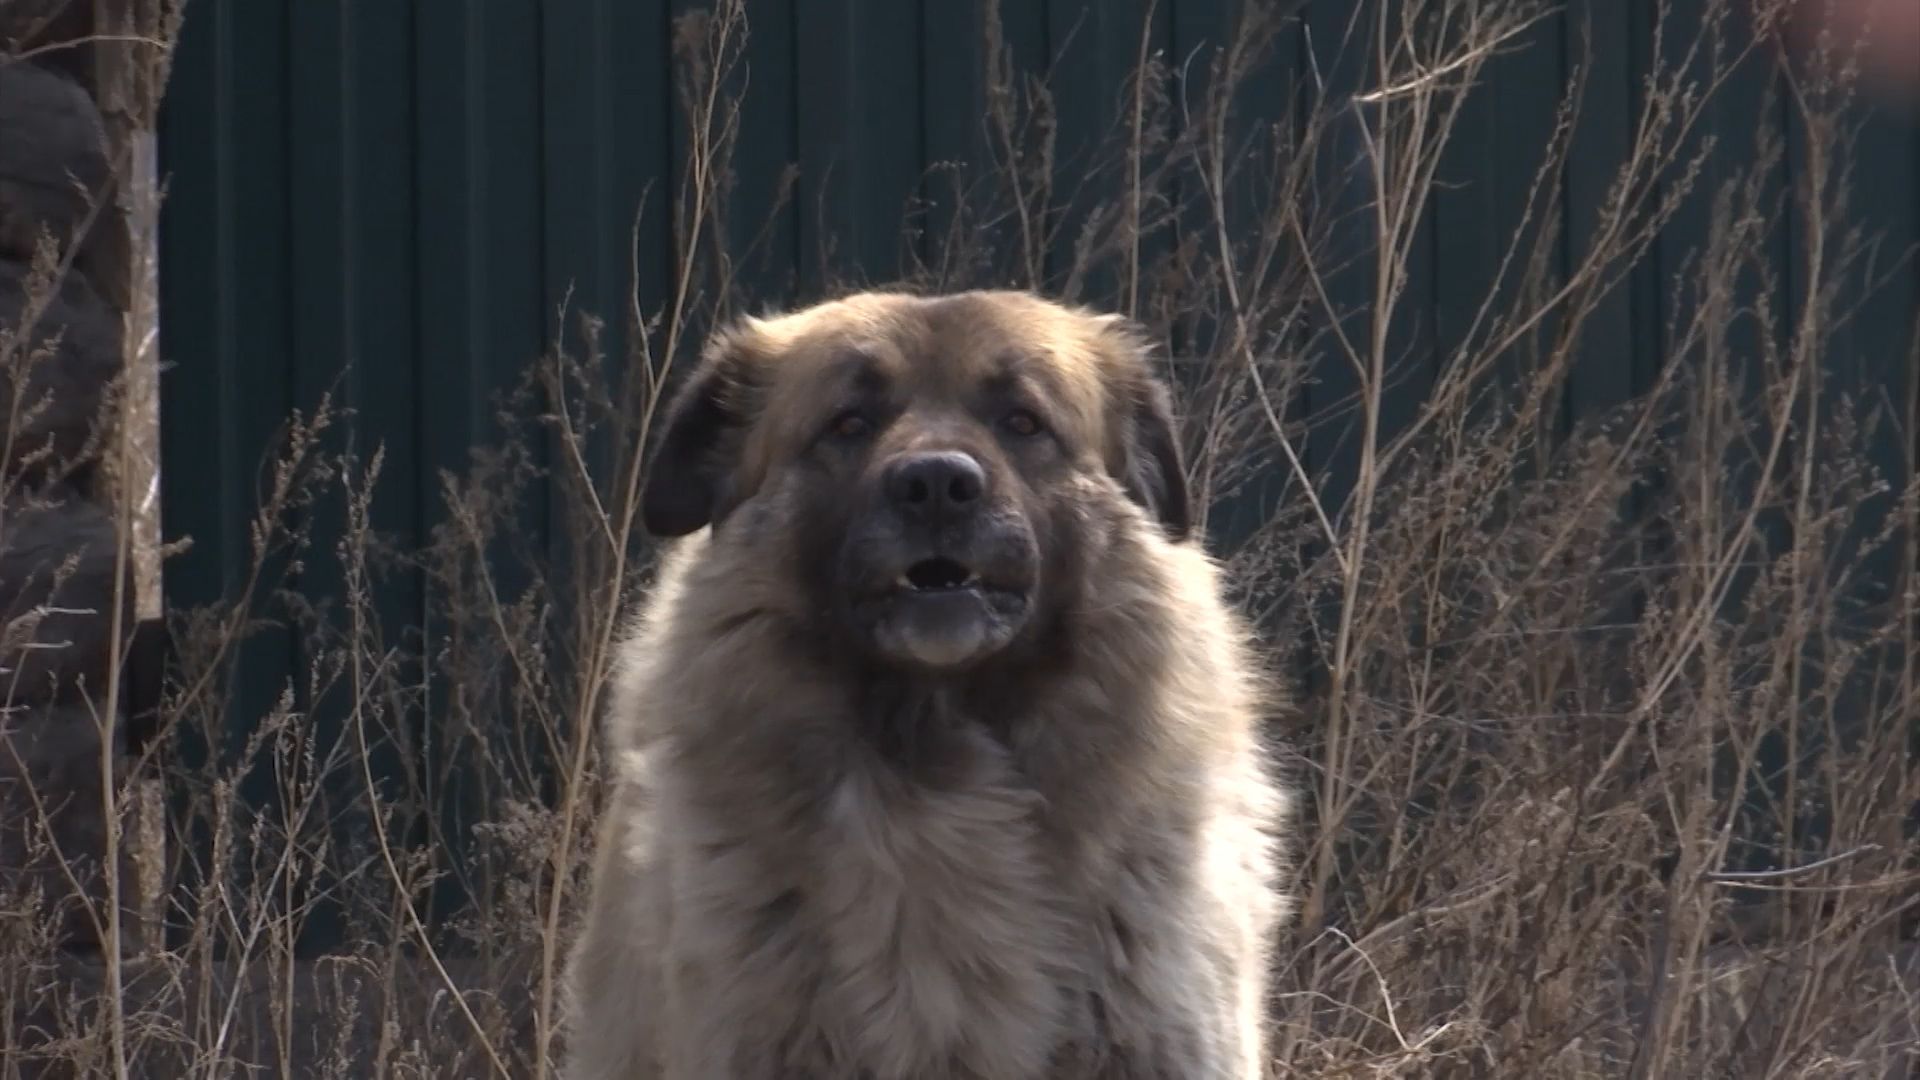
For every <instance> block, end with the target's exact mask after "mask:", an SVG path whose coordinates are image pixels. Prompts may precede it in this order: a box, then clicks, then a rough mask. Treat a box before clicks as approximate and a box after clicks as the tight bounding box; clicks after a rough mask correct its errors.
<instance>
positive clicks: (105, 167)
mask: <svg viewBox="0 0 1920 1080" xmlns="http://www.w3.org/2000/svg"><path fill="white" fill-rule="evenodd" d="M103 13H105V14H103ZM110 14H111V8H110V6H109V5H107V4H104V3H100V2H98V0H0V905H7V904H12V905H14V907H13V910H16V911H17V910H20V909H21V904H22V901H23V899H24V898H25V897H27V896H30V895H32V894H34V893H36V892H37V893H38V895H39V896H40V897H41V898H42V899H41V901H40V903H42V904H44V905H46V906H44V907H42V908H41V910H42V911H43V912H51V913H52V915H53V917H54V920H55V925H56V927H57V929H58V932H59V933H60V934H61V935H62V937H63V939H64V940H65V942H66V943H67V944H69V945H71V946H80V947H87V946H96V947H97V946H98V945H100V944H101V942H100V941H99V939H98V936H97V934H96V932H95V930H94V921H93V920H92V919H89V918H87V917H86V915H85V911H84V908H83V906H82V905H81V904H80V903H79V900H78V894H76V892H75V890H74V888H73V886H74V884H75V883H76V882H77V883H78V884H80V886H81V887H82V888H83V889H84V890H85V891H86V893H88V894H91V895H93V896H95V897H98V896H99V895H100V892H101V881H102V875H101V874H100V867H101V863H102V857H103V854H104V852H105V851H106V849H107V847H108V836H109V829H110V826H114V825H117V824H121V823H122V822H121V821H120V819H119V817H118V816H115V817H110V816H109V815H108V813H107V811H106V809H105V808H106V806H107V804H108V802H109V799H108V798H107V796H108V793H109V792H108V789H107V787H106V786H105V785H104V784H103V780H102V777H103V773H104V772H106V771H107V770H106V769H103V763H104V764H106V765H109V766H110V767H111V769H112V770H113V771H116V772H118V771H120V770H121V769H122V765H121V762H122V760H123V757H124V755H123V754H121V753H120V752H119V747H118V745H117V744H118V743H119V742H120V741H121V732H122V731H123V728H124V725H122V724H120V723H118V722H117V717H111V716H109V715H108V711H109V710H108V684H109V679H110V673H111V672H113V671H114V670H115V669H116V668H117V666H118V665H115V664H114V662H113V659H114V653H115V652H116V645H117V640H116V638H115V636H114V634H115V631H116V629H117V630H119V631H120V633H121V638H120V639H118V640H119V641H124V640H127V639H128V636H129V635H130V634H131V631H132V629H133V627H134V626H135V614H136V611H135V605H134V598H135V595H136V590H135V588H134V584H135V579H134V577H133V575H132V574H131V573H130V569H131V564H129V563H128V562H127V561H126V560H125V559H124V558H123V557H122V552H121V543H120V541H121V533H122V529H121V526H120V525H119V521H120V520H121V519H122V518H123V517H124V515H122V514H118V513H116V512H115V509H114V508H115V506H116V505H126V504H125V502H123V501H117V500H116V498H115V484H116V483H126V482H128V478H127V477H126V476H125V475H124V474H125V473H126V469H125V468H124V461H125V460H126V458H125V455H123V454H121V453H119V451H118V443H117V440H118V439H119V438H120V437H121V436H122V435H123V434H124V431H125V428H126V424H125V423H124V422H123V420H122V418H123V416H124V414H125V409H124V401H125V398H124V397H123V396H122V395H120V394H119V393H118V389H119V388H120V387H121V386H122V385H123V380H122V379H121V378H120V375H121V372H122V371H123V370H125V369H126V367H127V361H126V350H125V348H124V343H125V342H126V341H127V340H129V335H128V330H127V328H128V324H129V318H128V316H129V312H130V307H131V304H130V301H131V299H132V295H133V293H134V291H135V289H134V286H135V283H136V278H135V275H134V273H133V266H134V260H133V259H132V258H131V257H130V249H131V247H132V245H131V243H130V240H129V237H130V235H131V231H130V228H129V218H128V214H127V212H126V209H125V207H126V202H127V200H126V191H125V187H126V185H125V184H123V183H120V182H118V181H119V179H120V178H122V177H124V176H125V174H126V172H127V170H126V168H125V162H126V161H127V160H128V155H127V153H126V152H125V150H124V146H125V139H124V138H119V139H116V138H115V136H114V133H113V132H112V130H111V125H110V123H109V120H108V118H107V115H106V114H105V113H104V112H103V109H102V101H103V93H102V86H103V85H104V81H103V76H102V73H103V72H107V71H111V70H112V62H111V57H109V56H108V55H107V54H106V53H105V52H104V51H103V49H104V46H100V45H96V44H94V43H93V42H94V40H95V39H98V38H100V36H101V35H102V29H101V26H100V20H101V19H103V18H106V17H110ZM116 147H120V149H116ZM116 464H118V465H120V466H121V467H120V468H119V469H118V472H116V469H115V466H116ZM116 606H117V607H118V609H119V610H118V617H117V618H116V616H115V608H116ZM116 696H117V697H118V698H119V699H120V701H119V704H120V706H121V707H120V708H117V709H114V710H113V711H114V712H117V713H118V712H124V711H125V710H124V706H125V695H124V693H123V694H119V695H116ZM103 744H104V745H105V746H106V747H107V748H108V752H107V753H104V754H103V752H102V747H103ZM117 786H118V785H116V787H117ZM113 801H114V802H116V803H117V802H118V801H119V800H118V799H115V800H113ZM62 861H64V862H65V866H64V867H63V866H62ZM122 865H123V867H124V866H126V865H128V864H127V863H126V861H125V860H122ZM123 877H125V878H127V879H128V880H129V881H131V880H132V875H130V874H123ZM129 895H131V891H129ZM123 940H124V937H123Z"/></svg>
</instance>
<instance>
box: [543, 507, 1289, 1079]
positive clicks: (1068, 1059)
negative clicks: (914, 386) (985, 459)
mask: <svg viewBox="0 0 1920 1080" xmlns="http://www.w3.org/2000/svg"><path fill="white" fill-rule="evenodd" d="M1079 483H1080V488H1079V490H1078V492H1077V497H1078V498H1079V500H1080V505H1082V506H1084V507H1085V508H1086V509H1085V511H1084V515H1085V519H1086V520H1085V523H1084V524H1085V529H1084V548H1085V550H1084V552H1083V553H1082V554H1083V559H1084V566H1085V568H1086V575H1087V578H1088V581H1089V582H1091V583H1093V587H1092V588H1091V589H1090V590H1089V591H1088V592H1087V593H1086V598H1085V599H1084V600H1081V601H1079V602H1078V603H1077V606H1076V607H1075V608H1074V609H1073V610H1072V611H1070V612H1069V613H1068V615H1067V618H1068V620H1069V623H1068V624H1069V625H1070V626H1071V628H1072V638H1071V640H1072V641H1073V642H1074V645H1073V650H1074V651H1073V655H1072V657H1071V660H1070V662H1069V663H1067V664H1065V665H1064V666H1063V668H1062V670H1060V671H1059V672H1058V674H1057V676H1049V677H1046V678H1043V679H1040V680H1038V681H1037V682H1035V683H1034V685H1033V686H1032V688H1031V691H1030V692H1028V693H1027V694H1026V695H1025V696H1024V698H1023V704H1022V706H1021V708H1020V710H1019V715H1010V716H1009V715H1003V716H976V715H968V714H967V712H966V711H965V709H964V708H963V707H962V706H961V705H960V704H959V698H960V695H959V694H957V693H953V692H943V691H935V690H930V691H928V692H927V694H926V695H925V697H924V699H915V700H913V701H911V702H909V703H907V704H906V705H904V706H902V707H906V708H914V709H921V710H924V712H925V715H924V717H922V718H921V722H923V723H924V724H925V725H926V730H927V731H929V732H936V733H937V738H935V737H934V736H929V737H930V738H932V739H934V741H935V742H937V754H938V760H929V761H928V762H927V763H926V764H927V767H926V769H925V770H924V771H917V770H916V769H914V768H904V769H903V768H902V766H901V764H900V762H899V761H898V760H897V759H895V758H890V757H888V756H887V755H885V754H883V753H881V752H880V751H879V750H877V749H876V748H875V746H874V745H873V742H872V740H871V739H869V738H866V737H865V736H864V735H863V734H862V728H861V723H860V717H859V716H857V715H854V714H855V713H856V712H857V709H858V707H857V706H856V705H855V704H854V703H855V702H856V701H858V700H860V699H861V695H860V694H859V692H858V691H859V688H858V687H849V686H846V685H844V684H843V682H842V681H841V680H839V679H836V678H835V677H833V676H831V675H829V674H827V673H825V672H823V671H821V670H818V669H817V668H815V667H814V666H812V665H811V664H810V663H809V662H808V661H807V660H806V659H804V657H805V655H806V653H805V650H804V649H799V648H796V647H795V642H794V635H795V634H796V633H797V632H803V631H802V630H797V628H802V627H804V626H805V625H806V624H805V618H806V616H807V614H808V613H807V612H805V611H802V610H799V609H798V608H797V607H796V604H797V603H798V601H796V600H795V598H794V590H793V588H792V587H791V585H790V583H789V582H788V580H787V579H786V577H785V571H784V570H783V569H782V567H783V563H782V561H781V555H782V550H783V549H782V545H781V536H782V528H783V524H784V523H785V522H787V521H790V520H791V517H790V515H791V514H792V513H794V512H796V510H795V507H793V506H792V505H789V504H788V502H787V498H788V497H787V494H786V493H785V492H784V491H783V490H782V489H781V488H780V487H779V486H778V484H777V483H775V484H773V486H772V487H771V488H770V489H769V490H767V491H765V492H762V493H761V494H760V495H759V496H758V497H756V498H754V499H752V500H749V501H748V502H746V503H745V504H743V505H742V507H741V508H740V510H739V512H738V513H739V515H740V518H741V519H740V520H738V521H737V522H730V523H729V525H728V534H729V535H731V536H736V537H738V538H739V539H737V540H730V541H729V542H728V543H727V544H726V545H720V544H717V543H716V542H715V541H714V539H713V537H712V535H711V533H710V532H709V531H708V530H705V529H703V530H701V531H699V532H697V533H695V534H693V535H691V536H688V537H686V538H684V539H682V540H679V541H676V542H674V544H673V545H672V546H671V548H670V549H669V551H668V553H667V555H666V556H665V558H664V561H663V565H662V567H661V570H660V575H659V580H658V583H657V584H656V585H655V587H654V588H653V589H652V591H651V593H650V595H649V596H648V598H647V599H646V601H645V603H644V605H643V607H642V608H641V610H640V612H639V614H638V617H637V619H636V621H635V623H634V626H633V629H632V632H631V634H630V637H629V639H628V640H627V642H626V644H625V646H624V652H623V654H622V663H621V666H620V668H619V670H618V672H617V674H616V677H615V680H614V685H613V687H612V691H611V700H610V703H609V707H608V710H607V714H606V724H607V729H606V738H607V748H608V753H609V757H610V766H611V774H612V776H611V784H612V787H611V793H610V796H609V802H608V805H607V807H606V810H605V815H604V819H603V823H602V826H601V829H602V831H601V833H600V839H599V847H598V850H597V854H596V865H595V868H594V875H593V884H592V896H591V899H590V903H589V907H588V910H587V913H586V917H585V924H584V926H583V927H582V930H581V932H580V935H579V937H578V940H577V943H576V945H575V947H574V950H573V952H572V955H571V957H570V965H569V970H568V973H567V979H568V986H567V991H568V997H567V1002H566V1005H567V1030H568V1035H567V1046H568V1049H567V1058H566V1062H565V1070H564V1075H565V1076H566V1077H568V1078H569V1080H615V1078H619V1080H637V1078H668V1080H723V1078H725V1080H760V1078H774V1077H794V1078H820V1080H826V1078H841V1077H845V1078H848V1080H854V1078H862V1077H864V1078H871V1080H896V1078H899V1080H904V1078H919V1080H961V1078H971V1080H1030V1078H1031V1080H1039V1078H1057V1080H1075V1078H1094V1077H1103V1078H1114V1080H1120V1078H1139V1080H1146V1078H1180V1080H1215V1078H1217V1080H1228V1078H1233V1080H1251V1078H1254V1077H1258V1076H1260V1075H1262V1058H1263V1016H1264V1014H1265V1009H1264V1007H1263V1005H1264V1002H1263V997H1264V989H1265V981H1266V980H1265V973H1266V970H1267V966H1268V962H1269V955H1270V951H1271V948H1272V941H1273V936H1274V932H1275V929H1276V927H1277V926H1278V924H1279V923H1280V921H1281V920H1282V919H1283V917H1284V916H1285V914H1286V910H1287V901H1286V899H1285V890H1284V889H1283V887H1282V883H1281V877H1280V873H1281V867H1282V864H1283V862H1284V861H1285V856H1286V854H1287V852H1286V851H1285V850H1284V848H1283V847H1282V846H1281V845H1279V843H1278V842H1277V840H1276V837H1277V836H1279V835H1280V834H1281V833H1283V831H1284V829H1285V827H1286V826H1287V825H1288V824H1289V823H1290V816H1289V809H1288V800H1287V798H1286V796H1285V794H1284V792H1283V790H1282V789H1281V788H1280V787H1279V786H1278V785H1277V784H1276V782H1275V780H1274V779H1273V777H1272V776H1271V775H1270V770H1269V767H1268V762H1267V758H1266V754H1265V752H1264V750H1263V747H1262V743H1261V739H1260V737H1259V719H1260V717H1261V715H1262V714H1263V713H1264V712H1265V711H1267V709H1268V708H1269V707H1270V705H1271V704H1272V703H1271V702H1270V701H1265V700H1262V695H1261V693H1260V688H1259V685H1258V683H1257V680H1255V679H1254V678H1253V677H1252V675H1251V674H1250V673H1251V672H1252V670H1253V667H1252V665H1251V664H1250V662H1249V657H1248V653H1247V651H1246V650H1247V644H1246V634H1245V632H1244V628H1243V627H1242V625H1241V624H1240V622H1239V621H1238V619H1237V617H1236V616H1235V615H1234V614H1233V613H1232V612H1231V611H1230V609H1229V608H1228V607H1227V605H1226V604H1225V602H1224V601H1223V600H1222V597H1221V590H1220V581H1219V576H1218V572H1217V569H1216V567H1215V565H1214V564H1213V563H1212V562H1211V561H1210V560H1209V559H1208V558H1207V557H1206V556H1205V555H1204V554H1203V553H1202V552H1201V551H1200V550H1199V549H1198V547H1197V546H1196V545H1195V544H1193V543H1192V542H1185V543H1178V544H1176V543H1172V542H1170V541H1168V540H1167V539H1165V538H1164V537H1163V536H1162V534H1161V533H1160V532H1159V531H1158V530H1156V529H1155V528H1154V527H1153V526H1152V524H1151V523H1150V522H1149V521H1148V519H1147V518H1146V517H1145V516H1144V515H1143V514H1142V513H1141V512H1140V510H1139V508H1138V507H1137V506H1135V505H1134V504H1133V503H1131V502H1129V501H1128V500H1127V499H1126V498H1125V495H1124V494H1123V492H1122V491H1121V490H1120V488H1119V487H1118V486H1117V485H1116V484H1114V483H1113V482H1112V481H1111V480H1110V479H1109V478H1107V477H1105V476H1104V475H1102V476H1088V477H1084V478H1083V479H1082V481H1080V482H1079ZM934 752H935V751H931V750H930V751H929V753H930V754H931V753H934Z"/></svg>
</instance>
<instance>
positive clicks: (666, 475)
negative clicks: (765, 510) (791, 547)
mask: <svg viewBox="0 0 1920 1080" xmlns="http://www.w3.org/2000/svg"><path fill="white" fill-rule="evenodd" d="M738 344H739V342H738V339H737V336H736V335H735V334H731V333H727V334H722V335H719V336H717V337H716V338H715V339H714V341H713V343H712V344H711V345H710V346H709V347H708V350H707V353H706V355H704V356H703V357H701V360H700V365H699V366H698V367H696V368H695V369H694V370H693V373H692V374H691V375H689V376H688V378H687V382H686V385H684V386H682V387H681V388H680V390H679V392H678V393H677V394H675V395H674V398H673V401H672V403H671V404H670V405H669V406H668V407H667V417H666V429H665V431H664V432H663V433H662V434H661V436H660V441H659V444H658V445H657V446H656V447H655V448H654V453H653V462H652V464H651V465H650V466H649V467H648V470H647V480H646V486H645V487H644V488H643V489H642V491H641V493H640V521H641V524H642V525H644V526H646V530H647V531H648V532H649V533H652V534H653V535H654V536H657V537H660V538H663V539H666V538H672V537H676V536H685V535H686V534H688V533H690V532H693V531H694V530H696V529H698V528H700V527H701V526H703V525H707V524H709V523H712V524H718V523H719V522H720V520H721V519H723V518H724V517H726V514H727V512H728V511H729V510H731V509H733V507H734V506H735V505H736V503H737V501H738V500H737V499H736V498H735V497H734V491H733V489H734V480H733V472H734V464H735V462H734V458H735V456H736V455H737V454H738V448H739V443H740V438H741V436H742V435H743V434H744V429H745V427H746V412H745V402H744V401H743V400H742V398H743V391H744V390H745V387H744V385H743V383H744V374H745V367H746V365H745V363H744V358H743V357H742V356H741V355H740V353H739V349H738Z"/></svg>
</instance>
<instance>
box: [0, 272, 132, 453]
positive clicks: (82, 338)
mask: <svg viewBox="0 0 1920 1080" xmlns="http://www.w3.org/2000/svg"><path fill="white" fill-rule="evenodd" d="M26 275H27V268H26V266H24V265H23V264H21V263H16V262H6V261H0V349H5V352H4V354H0V362H4V361H5V360H6V359H7V358H11V360H12V362H13V363H15V364H19V363H21V362H23V360H24V359H25V357H26V355H27V350H22V349H20V348H19V347H18V345H17V344H16V345H14V346H11V347H9V346H7V345H6V342H8V341H9V340H17V335H18V334H19V331H20V324H21V322H22V321H23V320H24V318H25V316H24V312H25V310H26V299H27V298H26V281H25V279H26ZM120 326H121V321H120V316H119V315H118V314H117V313H116V312H115V311H114V310H113V309H112V308H111V307H109V306H108V305H107V304H106V302H105V301H103V300H101V299H100V297H99V296H98V295H96V294H95V293H94V291H93V290H92V289H91V288H90V287H89V286H88V285H87V283H86V282H85V281H84V280H82V279H81V278H79V277H78V276H75V275H72V274H69V275H67V277H66V279H65V280H64V281H63V282H62V283H61V287H60V289H59V291H58V293H57V294H56V295H55V296H54V298H53V300H52V302H51V303H49V304H48V305H47V307H46V309H45V310H44V311H43V312H42V313H41V314H40V318H39V319H38V320H37V321H36V322H35V324H34V326H33V329H32V333H31V335H30V336H29V338H28V339H27V341H28V348H29V349H40V348H42V347H44V346H45V345H46V344H47V343H48V342H49V341H52V340H54V339H56V338H57V339H58V341H59V347H58V348H56V349H54V350H52V352H51V354H50V355H47V356H45V357H42V358H41V359H40V360H39V361H37V362H35V363H32V364H30V365H29V366H28V369H27V379H26V393H25V395H24V402H23V404H24V406H25V409H24V411H25V412H26V413H27V415H26V416H25V417H24V422H22V423H21V424H20V425H19V428H18V429H17V430H12V431H9V430H8V428H7V424H8V420H7V417H8V416H10V415H12V411H13V400H12V398H13V386H14V378H13V376H12V373H6V374H4V375H0V461H3V462H4V463H5V464H4V467H5V469H6V470H7V472H9V473H10V474H12V475H14V476H19V477H24V478H25V479H26V480H27V481H28V482H29V483H30V484H40V483H44V482H46V481H47V480H50V479H53V478H56V477H58V476H60V475H63V474H64V473H65V471H66V470H68V469H71V468H79V467H82V466H83V465H84V464H85V463H83V462H81V461H79V460H78V459H79V455H80V454H81V452H82V451H83V450H84V449H85V447H86V442H87V437H88V435H89V433H90V432H91V431H92V429H93V425H94V421H95V419H96V418H97V417H98V415H99V411H100V405H101V401H102V400H103V397H104V393H105V390H106V388H107V386H108V385H109V384H110V383H111V382H112V381H113V379H114V378H115V376H116V375H118V373H119V371H120V364H121V357H120V333H121V331H120ZM49 394H50V395H51V397H50V398H49V397H48V395H49ZM9 440H10V441H9ZM49 449H50V450H51V453H50V454H49V453H47V452H46V451H48V450H49Z"/></svg>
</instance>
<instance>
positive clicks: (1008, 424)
mask: <svg viewBox="0 0 1920 1080" xmlns="http://www.w3.org/2000/svg"><path fill="white" fill-rule="evenodd" d="M1000 426H1001V427H1004V428H1006V429H1007V430H1008V431H1010V432H1012V433H1013V434H1015V435H1018V436H1020V437H1021V438H1023V439H1030V438H1032V437H1033V436H1035V435H1038V434H1040V433H1041V432H1042V431H1045V430H1046V425H1044V424H1042V423H1041V422H1040V418H1039V417H1037V416H1035V415H1033V413H1031V412H1028V411H1027V410H1026V409H1015V410H1013V411H1012V412H1010V413H1008V414H1007V415H1006V416H1005V417H1003V418H1001V420H1000Z"/></svg>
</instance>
